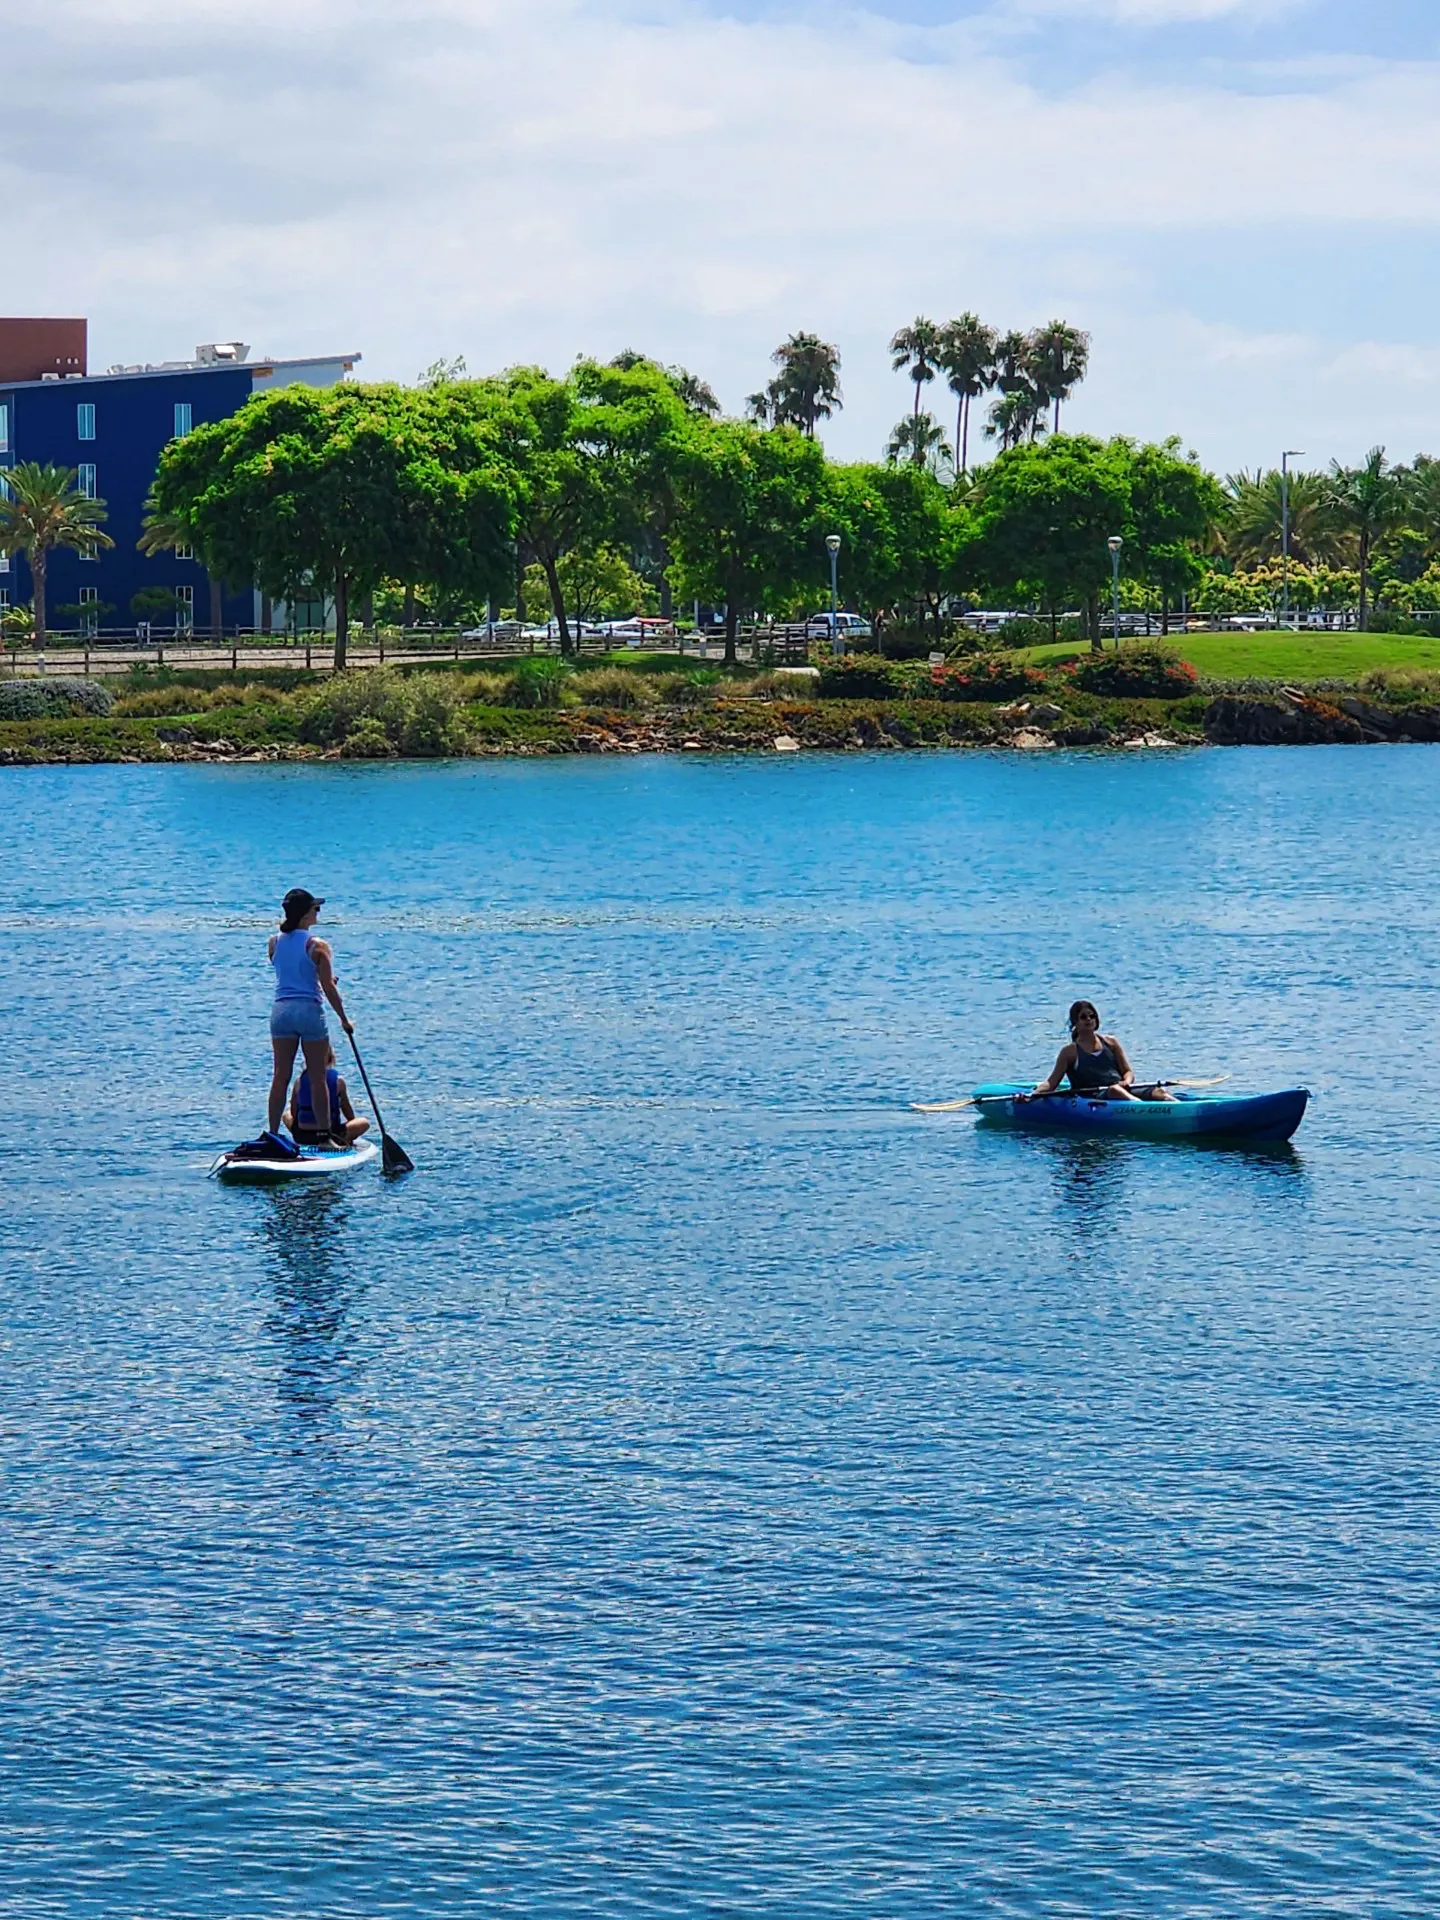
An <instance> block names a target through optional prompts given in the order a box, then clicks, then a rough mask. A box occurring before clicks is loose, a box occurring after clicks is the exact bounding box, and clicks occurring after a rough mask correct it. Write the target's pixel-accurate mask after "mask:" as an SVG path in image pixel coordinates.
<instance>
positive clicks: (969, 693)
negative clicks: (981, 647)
mask: <svg viewBox="0 0 1440 1920" xmlns="http://www.w3.org/2000/svg"><path fill="white" fill-rule="evenodd" d="M920 690H921V691H922V692H924V691H926V689H924V688H921V689H920ZM929 691H930V695H931V698H932V699H935V700H1020V699H1024V698H1026V697H1028V696H1030V695H1032V694H1037V693H1043V692H1044V691H1045V675H1044V672H1043V670H1042V669H1041V668H1039V667H1026V666H1022V665H1021V664H1020V662H1019V661H1017V660H1008V659H1006V658H1005V656H1004V655H1003V654H988V655H987V654H977V655H976V657H975V658H974V659H972V660H963V659H962V660H960V661H959V662H957V663H956V664H955V665H953V666H947V667H942V668H941V669H940V670H939V671H938V672H937V673H936V674H935V675H934V676H933V683H932V686H931V688H930V689H929Z"/></svg>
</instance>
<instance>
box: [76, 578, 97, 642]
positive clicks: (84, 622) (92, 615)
mask: <svg viewBox="0 0 1440 1920" xmlns="http://www.w3.org/2000/svg"><path fill="white" fill-rule="evenodd" d="M99 598H100V589H99V588H98V587H81V589H80V626H81V629H82V630H83V631H84V632H85V633H88V634H92V635H93V634H94V632H95V625H96V622H97V620H98V619H99V617H100V616H99V611H98V609H97V610H96V611H95V612H91V608H93V607H95V603H96V601H97V600H98V599H99Z"/></svg>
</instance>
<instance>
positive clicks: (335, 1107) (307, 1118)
mask: <svg viewBox="0 0 1440 1920" xmlns="http://www.w3.org/2000/svg"><path fill="white" fill-rule="evenodd" d="M325 1085H326V1086H327V1087H328V1088H329V1090H330V1125H331V1126H332V1127H338V1126H340V1125H342V1124H343V1123H342V1121H341V1119H340V1074H339V1070H338V1069H337V1068H335V1067H327V1068H326V1069H325ZM295 1124H296V1126H297V1127H308V1128H309V1129H310V1131H311V1132H312V1133H313V1132H314V1131H315V1105H314V1102H313V1101H312V1100H311V1098H310V1069H309V1068H308V1067H307V1068H306V1069H305V1071H304V1073H302V1074H301V1076H300V1084H299V1086H298V1087H297V1088H296V1089H295Z"/></svg>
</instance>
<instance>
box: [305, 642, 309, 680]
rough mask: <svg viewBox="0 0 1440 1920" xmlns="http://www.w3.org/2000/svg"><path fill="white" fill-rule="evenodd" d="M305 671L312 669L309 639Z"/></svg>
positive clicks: (306, 645)
mask: <svg viewBox="0 0 1440 1920" xmlns="http://www.w3.org/2000/svg"><path fill="white" fill-rule="evenodd" d="M305 671H306V672H307V673H308V672H309V671H310V642H309V641H308V640H307V641H306V642H305Z"/></svg>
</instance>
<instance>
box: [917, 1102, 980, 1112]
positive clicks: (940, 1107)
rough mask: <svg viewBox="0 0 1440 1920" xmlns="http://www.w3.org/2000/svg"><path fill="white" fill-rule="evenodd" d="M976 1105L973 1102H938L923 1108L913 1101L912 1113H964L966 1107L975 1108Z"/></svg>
mask: <svg viewBox="0 0 1440 1920" xmlns="http://www.w3.org/2000/svg"><path fill="white" fill-rule="evenodd" d="M974 1104H975V1102H974V1101H973V1100H938V1101H935V1102H934V1103H932V1104H931V1105H930V1106H928V1107H922V1106H920V1105H919V1104H918V1102H915V1101H912V1102H911V1103H910V1111H911V1112H912V1113H963V1112H964V1111H965V1109H966V1107H973V1106H974Z"/></svg>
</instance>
